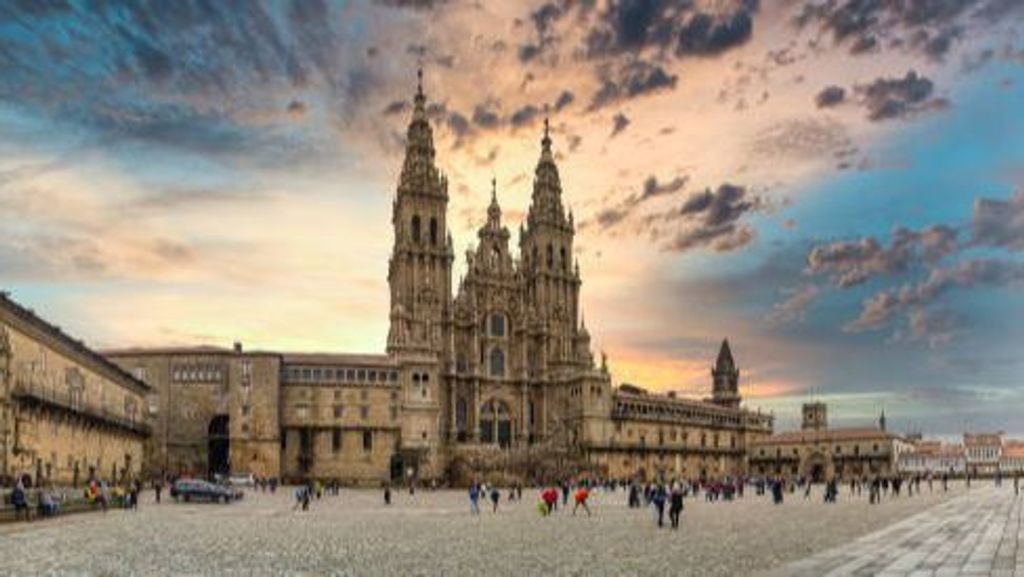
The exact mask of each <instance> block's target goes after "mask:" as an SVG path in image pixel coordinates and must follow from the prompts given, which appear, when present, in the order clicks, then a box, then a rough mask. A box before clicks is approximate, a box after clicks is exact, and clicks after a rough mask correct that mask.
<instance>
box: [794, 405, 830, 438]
mask: <svg viewBox="0 0 1024 577" xmlns="http://www.w3.org/2000/svg"><path fill="white" fill-rule="evenodd" d="M800 428H801V429H802V430H804V431H821V430H823V429H827V428H828V407H827V406H826V405H825V403H822V402H821V401H814V402H812V403H804V406H803V422H802V423H801V425H800Z"/></svg>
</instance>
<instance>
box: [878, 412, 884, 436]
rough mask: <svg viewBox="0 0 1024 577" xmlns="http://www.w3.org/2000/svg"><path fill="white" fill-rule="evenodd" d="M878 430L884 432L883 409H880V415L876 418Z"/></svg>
mask: <svg viewBox="0 0 1024 577" xmlns="http://www.w3.org/2000/svg"><path fill="white" fill-rule="evenodd" d="M878 429H879V430H880V431H885V409H882V414H881V415H879V416H878Z"/></svg>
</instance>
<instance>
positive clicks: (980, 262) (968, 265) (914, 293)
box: [844, 259, 1024, 332]
mask: <svg viewBox="0 0 1024 577" xmlns="http://www.w3.org/2000/svg"><path fill="white" fill-rule="evenodd" d="M1022 283H1024V263H1020V262H1015V261H1006V260H994V259H973V260H968V261H964V262H962V263H959V264H957V265H955V266H952V267H948V268H937V269H934V270H932V272H931V274H930V275H929V276H928V278H927V279H926V280H925V281H924V282H921V283H918V284H915V285H911V284H905V285H903V286H902V287H901V288H899V289H893V290H888V291H884V292H880V293H878V294H876V295H874V296H872V297H870V298H868V299H867V300H865V301H864V303H863V307H862V308H861V312H860V315H859V316H858V317H857V318H856V319H855V320H853V321H851V322H849V323H847V324H846V326H845V327H844V330H847V331H849V332H863V331H867V330H873V329H877V328H879V327H881V326H883V325H885V324H886V322H888V321H889V319H891V318H892V317H893V316H894V315H897V314H899V313H900V312H902V311H906V310H908V309H912V308H915V307H925V306H927V305H929V304H931V303H932V302H934V301H935V300H937V299H938V298H939V297H941V296H942V295H943V294H945V293H946V292H948V291H949V290H950V289H953V288H973V287H979V286H983V287H1018V286H1020V285H1021V284H1022Z"/></svg>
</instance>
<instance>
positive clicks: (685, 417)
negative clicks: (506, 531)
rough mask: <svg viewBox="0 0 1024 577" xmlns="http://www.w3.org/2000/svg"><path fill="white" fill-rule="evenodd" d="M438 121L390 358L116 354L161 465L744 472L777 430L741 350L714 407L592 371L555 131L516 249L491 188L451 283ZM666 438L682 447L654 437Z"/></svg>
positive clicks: (408, 156)
mask: <svg viewBox="0 0 1024 577" xmlns="http://www.w3.org/2000/svg"><path fill="white" fill-rule="evenodd" d="M426 110H427V106H426V97H425V95H424V94H423V90H422V84H421V85H420V87H419V88H418V89H417V91H416V94H415V97H414V100H413V113H412V119H411V122H410V124H409V126H408V130H407V143H406V150H405V158H404V160H403V163H402V168H401V172H400V175H399V179H398V184H397V187H396V194H395V197H394V202H393V206H392V218H391V224H392V229H393V231H392V232H393V235H394V236H393V238H394V245H393V249H392V253H391V257H390V260H389V263H388V286H389V295H390V308H389V311H390V313H389V330H388V337H387V344H386V354H383V355H347V354H291V353H248V352H242V351H241V350H240V348H239V349H237V350H234V351H232V350H219V349H210V348H204V347H201V348H198V349H155V350H126V351H112V352H110V353H109V357H110V358H111V359H112V360H113V361H114V362H116V363H118V364H119V365H121V366H122V367H124V368H125V369H126V370H129V371H141V372H140V373H139V374H140V376H142V377H143V378H145V379H146V380H147V382H149V383H151V384H152V385H153V387H154V389H155V390H156V391H157V394H156V396H155V399H156V400H157V404H158V405H159V407H160V410H159V411H158V416H157V418H156V427H157V434H156V435H154V438H153V444H154V447H153V452H152V453H153V455H154V456H155V457H156V460H155V462H154V463H153V465H154V467H155V468H157V469H161V470H168V471H179V470H182V469H183V468H185V469H191V470H194V471H198V470H201V469H202V468H203V467H204V465H205V467H206V469H207V470H220V469H227V468H233V469H236V470H246V471H251V472H255V473H258V474H271V475H281V476H285V477H289V478H292V477H306V476H311V477H318V478H337V479H342V480H346V481H351V482H379V481H383V480H387V479H389V478H401V477H404V476H410V475H411V476H416V477H419V478H438V477H444V476H445V475H446V471H447V469H448V466H449V464H450V463H452V461H453V460H456V459H459V458H460V456H468V455H479V454H480V452H481V451H485V452H486V451H499V452H500V451H510V452H515V451H525V450H527V448H529V447H533V446H537V445H542V446H558V447H563V448H567V449H571V451H572V453H573V454H574V455H575V456H576V457H578V458H579V459H581V460H583V461H584V462H585V463H589V466H592V467H594V468H598V469H601V470H602V472H609V473H613V474H621V475H626V474H634V473H643V474H648V475H650V474H655V473H656V472H665V473H668V472H672V473H675V474H683V473H685V474H687V475H693V476H696V475H699V474H702V473H704V474H709V475H711V474H716V475H717V474H727V473H738V472H742V471H743V470H744V469H745V467H746V453H745V451H746V448H747V446H748V444H749V442H751V440H752V439H754V438H757V437H758V436H766V435H768V434H770V432H771V426H772V419H771V417H770V416H768V415H762V414H758V413H753V412H750V411H746V410H745V409H742V408H740V404H741V398H740V395H739V370H738V369H737V368H736V366H735V363H734V362H733V359H732V354H731V351H730V350H729V346H728V344H727V343H723V346H722V351H721V352H720V355H719V359H718V362H717V363H716V366H715V367H714V369H713V371H712V397H711V399H709V400H705V401H702V400H684V399H678V398H672V397H669V396H664V395H653V394H647V393H638V392H637V390H636V389H629V388H620V389H614V388H613V387H612V380H611V375H610V374H609V371H608V368H607V364H606V362H604V361H603V360H602V362H601V364H600V366H598V365H597V364H596V363H595V360H594V356H593V353H592V351H591V341H590V334H589V332H588V331H587V328H586V326H585V324H584V322H583V315H582V312H581V310H580V290H581V286H582V280H581V273H580V267H579V264H578V262H576V260H575V258H574V256H573V255H574V252H573V243H574V238H575V230H576V227H575V222H574V219H573V215H572V213H571V211H566V210H565V207H564V205H563V200H562V195H563V190H562V184H561V179H560V176H559V172H558V167H557V165H556V163H555V154H554V151H553V142H552V139H551V135H550V131H549V128H548V124H547V121H546V120H545V127H544V134H543V138H542V139H541V142H540V145H541V148H540V157H539V160H538V162H537V165H536V167H535V170H534V179H533V187H532V195H531V201H530V206H529V209H528V211H527V215H526V222H525V223H523V224H521V225H520V226H519V227H518V235H517V241H518V245H519V246H518V249H517V248H516V247H514V245H513V244H512V235H511V233H510V231H509V229H508V227H507V226H506V225H505V224H504V223H503V221H502V210H501V207H500V205H499V203H498V191H497V190H496V186H495V183H494V182H492V183H491V189H490V191H489V192H490V204H489V206H488V208H487V213H486V215H481V216H482V217H483V218H482V220H483V223H484V224H483V225H482V226H481V227H480V229H479V230H478V232H477V239H476V246H475V247H472V248H470V249H469V250H467V251H466V255H465V257H466V274H465V276H464V277H462V278H460V279H459V280H458V282H457V283H455V282H453V278H452V276H453V272H452V266H453V263H454V260H455V254H454V248H453V246H454V245H453V241H452V237H451V234H450V232H449V230H448V226H447V225H448V220H447V216H448V180H447V178H446V177H445V176H444V175H443V174H442V173H441V172H440V170H439V169H438V168H437V165H436V151H435V148H434V142H433V132H432V128H431V126H430V122H429V120H428V118H427V112H426ZM246 366H250V367H251V368H249V369H245V368H244V367H246ZM247 370H248V371H251V375H252V376H251V377H249V379H250V380H249V382H250V385H246V384H245V382H246V381H245V374H246V372H245V371H247ZM176 374H179V375H181V374H183V375H185V377H182V378H176V377H175V375H176ZM197 375H198V376H197ZM182 403H184V404H182ZM247 411H248V412H247ZM225 432H226V435H225V434H224V433H225ZM659 434H660V435H662V436H664V438H665V439H667V440H669V441H666V442H665V443H655V442H654V439H655V438H656V437H657V436H658V435H659ZM225 436H226V437H228V438H229V439H230V441H229V442H228V443H227V448H226V449H224V448H223V447H221V445H219V444H218V443H217V442H216V441H218V440H220V439H222V438H223V437H225ZM236 446H237V448H236ZM275 446H276V447H278V448H279V449H278V455H277V456H274V455H272V453H273V449H272V447H275ZM225 451H226V456H225ZM161 457H162V458H163V461H162V462H161V461H160V458H161Z"/></svg>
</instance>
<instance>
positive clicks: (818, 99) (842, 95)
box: [814, 86, 846, 108]
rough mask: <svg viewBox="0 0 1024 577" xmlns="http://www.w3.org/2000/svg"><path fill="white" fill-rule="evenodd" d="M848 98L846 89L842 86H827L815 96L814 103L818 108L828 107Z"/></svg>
mask: <svg viewBox="0 0 1024 577" xmlns="http://www.w3.org/2000/svg"><path fill="white" fill-rule="evenodd" d="M845 99H846V90H845V89H844V88H843V87H842V86H826V87H825V88H823V89H822V90H821V92H819V93H818V95H817V96H815V97H814V103H815V104H817V105H818V108H828V107H830V106H835V105H837V104H840V103H841V102H843V100H845Z"/></svg>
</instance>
